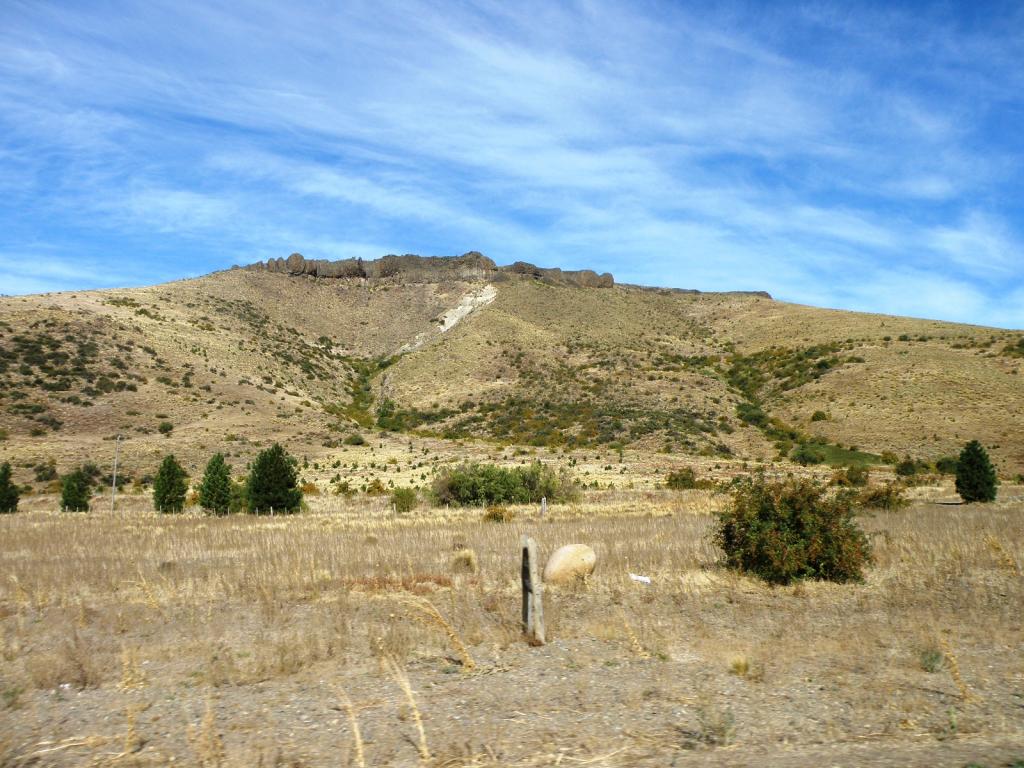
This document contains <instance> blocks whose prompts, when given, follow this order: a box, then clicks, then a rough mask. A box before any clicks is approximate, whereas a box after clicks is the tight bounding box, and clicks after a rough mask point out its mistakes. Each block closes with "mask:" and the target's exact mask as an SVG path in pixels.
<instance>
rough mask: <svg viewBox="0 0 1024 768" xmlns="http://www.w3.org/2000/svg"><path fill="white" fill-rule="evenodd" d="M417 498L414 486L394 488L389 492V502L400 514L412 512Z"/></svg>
mask: <svg viewBox="0 0 1024 768" xmlns="http://www.w3.org/2000/svg"><path fill="white" fill-rule="evenodd" d="M418 500H419V499H418V498H417V497H416V490H415V489H414V488H395V490H393V491H392V492H391V503H392V504H393V505H394V507H395V512H397V513H398V514H400V515H404V514H408V513H409V512H412V511H413V509H414V508H415V507H416V502H417V501H418Z"/></svg>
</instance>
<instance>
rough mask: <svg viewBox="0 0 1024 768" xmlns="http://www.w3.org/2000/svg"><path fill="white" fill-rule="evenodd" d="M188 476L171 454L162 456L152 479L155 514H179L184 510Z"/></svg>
mask: <svg viewBox="0 0 1024 768" xmlns="http://www.w3.org/2000/svg"><path fill="white" fill-rule="evenodd" d="M187 477H188V475H187V474H186V473H185V470H184V469H182V466H181V464H179V463H178V460H177V459H175V458H174V456H173V455H172V454H168V455H167V456H164V460H163V461H162V462H160V469H158V470H157V472H156V477H155V478H154V479H153V508H154V509H156V511H157V512H164V513H167V512H181V510H183V509H184V508H185V492H186V491H187V490H188V483H186V482H185V478H187Z"/></svg>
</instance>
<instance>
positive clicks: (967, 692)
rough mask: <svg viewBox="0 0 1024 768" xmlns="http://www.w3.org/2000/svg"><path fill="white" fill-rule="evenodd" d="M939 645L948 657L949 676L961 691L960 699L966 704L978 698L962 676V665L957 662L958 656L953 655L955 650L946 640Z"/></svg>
mask: <svg viewBox="0 0 1024 768" xmlns="http://www.w3.org/2000/svg"><path fill="white" fill-rule="evenodd" d="M939 645H940V646H941V647H942V655H943V656H945V657H946V663H947V664H948V665H949V674H950V676H951V677H952V678H953V682H954V683H956V687H957V688H959V689H960V698H961V699H963V701H965V702H967V701H973V700H975V699H976V698H977V697H976V696H975V695H974V694H973V693H971V689H970V688H968V687H967V683H966V682H964V678H963V675H961V674H960V663H959V662H958V661H957V658H956V654H955V653H953V648H952V647H951V646H950V644H949V643H948V642H947V641H946V640H945V639H942V640H939Z"/></svg>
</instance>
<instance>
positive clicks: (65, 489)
mask: <svg viewBox="0 0 1024 768" xmlns="http://www.w3.org/2000/svg"><path fill="white" fill-rule="evenodd" d="M91 496H92V479H91V478H90V477H89V475H88V473H86V472H85V471H84V470H82V469H76V470H75V471H74V472H72V473H70V474H68V475H65V476H64V479H63V480H62V481H61V488H60V508H61V510H62V511H64V512H88V511H89V497H91Z"/></svg>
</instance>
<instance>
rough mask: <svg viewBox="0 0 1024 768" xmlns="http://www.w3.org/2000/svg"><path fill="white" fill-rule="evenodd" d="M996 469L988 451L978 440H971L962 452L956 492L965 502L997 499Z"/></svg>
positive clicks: (958, 465)
mask: <svg viewBox="0 0 1024 768" xmlns="http://www.w3.org/2000/svg"><path fill="white" fill-rule="evenodd" d="M998 484H999V482H998V480H996V471H995V469H994V468H993V467H992V462H991V461H989V458H988V453H987V452H986V451H985V449H984V448H983V447H982V446H981V443H979V442H978V441H977V440H971V442H969V443H968V444H967V445H965V446H964V449H963V450H962V451H961V452H960V460H959V461H958V462H957V467H956V492H957V493H959V494H960V498H962V499H963V500H964V502H965V503H967V504H970V503H971V502H974V501H995V499H996V486H997V485H998Z"/></svg>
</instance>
